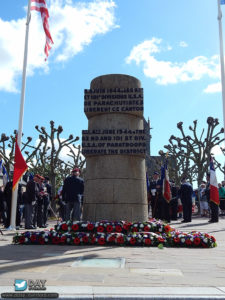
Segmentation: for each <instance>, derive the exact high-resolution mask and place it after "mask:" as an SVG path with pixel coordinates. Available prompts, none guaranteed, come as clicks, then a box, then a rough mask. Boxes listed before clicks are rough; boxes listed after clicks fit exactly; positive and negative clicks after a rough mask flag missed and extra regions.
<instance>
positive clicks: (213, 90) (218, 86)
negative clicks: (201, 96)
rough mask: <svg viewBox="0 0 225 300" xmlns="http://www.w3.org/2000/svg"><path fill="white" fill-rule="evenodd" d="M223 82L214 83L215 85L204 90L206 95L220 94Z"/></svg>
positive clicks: (210, 85)
mask: <svg viewBox="0 0 225 300" xmlns="http://www.w3.org/2000/svg"><path fill="white" fill-rule="evenodd" d="M221 89H222V87H221V82H217V83H213V84H209V85H208V86H207V87H206V88H205V89H204V91H203V92H204V93H207V94H212V93H219V92H221Z"/></svg>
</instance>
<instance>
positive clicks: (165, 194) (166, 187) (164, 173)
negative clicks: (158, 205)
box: [161, 161, 172, 203]
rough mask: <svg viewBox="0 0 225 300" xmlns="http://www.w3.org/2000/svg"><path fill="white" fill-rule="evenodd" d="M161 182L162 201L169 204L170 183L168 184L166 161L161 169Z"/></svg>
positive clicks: (170, 197) (170, 196)
mask: <svg viewBox="0 0 225 300" xmlns="http://www.w3.org/2000/svg"><path fill="white" fill-rule="evenodd" d="M161 180H162V186H163V189H162V193H163V197H164V199H165V200H166V201H167V202H168V203H169V202H170V200H171V199H172V195H171V190H170V182H169V174H168V170H167V161H166V162H165V163H164V166H163V167H162V169H161Z"/></svg>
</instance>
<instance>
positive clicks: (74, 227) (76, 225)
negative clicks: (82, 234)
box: [71, 224, 79, 231]
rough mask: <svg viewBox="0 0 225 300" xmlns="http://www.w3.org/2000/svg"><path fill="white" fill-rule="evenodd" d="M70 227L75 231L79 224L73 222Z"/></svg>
mask: <svg viewBox="0 0 225 300" xmlns="http://www.w3.org/2000/svg"><path fill="white" fill-rule="evenodd" d="M71 228H72V230H73V231H77V230H78V229H79V225H78V224H73V225H72V227H71Z"/></svg>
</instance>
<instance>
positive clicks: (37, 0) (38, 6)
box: [30, 0, 54, 59]
mask: <svg viewBox="0 0 225 300" xmlns="http://www.w3.org/2000/svg"><path fill="white" fill-rule="evenodd" d="M30 10H36V11H39V12H40V13H41V18H42V23H43V28H44V31H45V35H46V43H45V55H46V59H47V57H48V52H49V50H50V49H51V44H54V43H53V40H52V37H51V34H50V31H49V24H48V18H49V13H48V8H47V5H46V2H45V0H31V7H30Z"/></svg>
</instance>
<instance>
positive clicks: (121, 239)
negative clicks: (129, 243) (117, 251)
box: [116, 236, 124, 244]
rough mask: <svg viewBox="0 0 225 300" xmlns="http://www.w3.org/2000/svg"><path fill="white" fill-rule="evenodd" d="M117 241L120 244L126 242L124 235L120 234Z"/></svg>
mask: <svg viewBox="0 0 225 300" xmlns="http://www.w3.org/2000/svg"><path fill="white" fill-rule="evenodd" d="M116 242H117V243H118V244H124V239H123V237H122V236H119V237H118V238H117V240H116Z"/></svg>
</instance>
